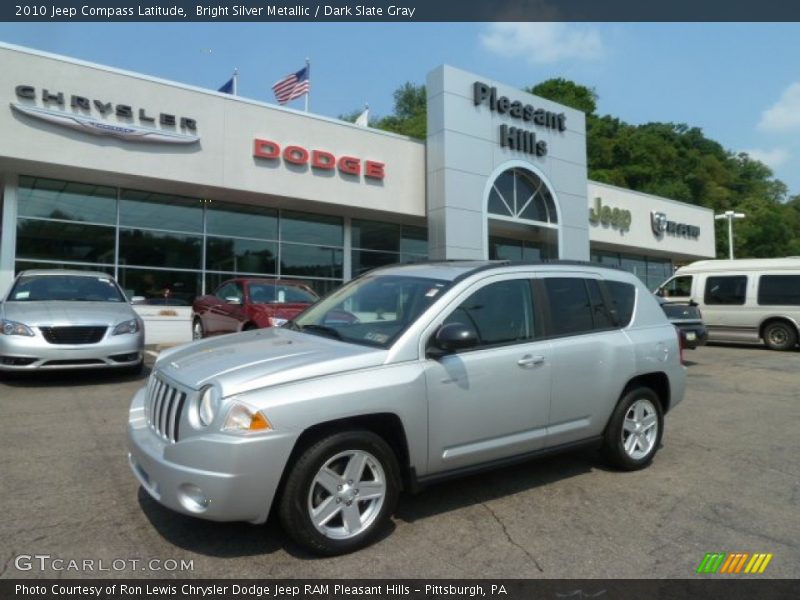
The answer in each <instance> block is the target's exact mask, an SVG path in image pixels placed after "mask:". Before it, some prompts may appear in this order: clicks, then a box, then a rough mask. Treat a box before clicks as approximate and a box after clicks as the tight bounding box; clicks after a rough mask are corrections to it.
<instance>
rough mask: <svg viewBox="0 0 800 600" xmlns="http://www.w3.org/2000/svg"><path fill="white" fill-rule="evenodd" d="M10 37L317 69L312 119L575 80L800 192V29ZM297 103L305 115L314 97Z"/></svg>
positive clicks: (179, 29) (481, 28)
mask: <svg viewBox="0 0 800 600" xmlns="http://www.w3.org/2000/svg"><path fill="white" fill-rule="evenodd" d="M0 40H1V41H4V42H7V43H11V44H18V45H22V46H27V47H30V48H36V49H40V50H45V51H48V52H54V53H57V54H63V55H65V56H69V57H74V58H80V59H83V60H89V61H93V62H97V63H100V64H104V65H109V66H113V67H118V68H122V69H128V70H131V71H136V72H140V73H144V74H148V75H152V76H155V77H162V78H165V79H170V80H174V81H177V82H181V83H187V84H191V85H196V86H200V87H208V88H214V89H216V88H217V87H219V86H220V85H222V84H223V83H224V82H225V81H226V80H227V79H228V78H229V77H230V75H231V73H232V72H233V69H234V67H238V68H239V72H240V80H239V93H240V95H242V96H247V97H250V98H254V99H258V100H263V101H266V102H273V101H274V99H273V97H272V93H271V90H270V86H271V85H272V84H273V83H274V82H275V80H277V79H279V78H280V77H282V76H284V75H286V74H287V73H289V72H292V71H296V70H298V69H300V68H301V67H302V66H303V64H304V60H305V58H306V57H309V58H310V59H311V64H312V75H311V81H312V92H311V111H312V112H317V113H320V114H324V115H328V116H333V117H335V116H338V115H340V114H343V113H347V112H351V111H353V110H356V109H359V108H362V107H363V105H364V104H365V103H369V105H370V107H371V110H372V111H373V112H374V113H376V114H379V115H381V114H386V113H388V112H390V111H391V109H392V92H393V91H394V90H395V89H396V88H397V87H398V85H400V84H402V83H403V82H406V81H412V82H415V83H424V81H425V75H426V74H427V72H428V71H430V70H431V69H432V68H434V67H436V66H437V65H439V64H441V63H448V64H451V65H454V66H456V67H459V68H463V69H467V70H470V71H474V72H476V73H478V74H480V75H483V76H486V77H490V78H493V79H496V80H499V81H503V82H506V83H508V84H511V85H516V86H519V87H524V86H528V85H533V84H535V83H538V82H539V81H542V80H544V79H547V78H550V77H566V78H568V79H572V80H574V81H576V82H578V83H581V84H583V85H588V86H590V87H593V88H594V89H595V90H596V91H597V93H598V95H599V97H600V100H599V113H600V114H612V115H615V116H617V117H619V118H621V119H623V120H625V121H628V122H631V123H645V122H648V121H672V122H679V123H687V124H689V125H691V126H697V127H701V128H702V129H703V130H704V131H705V133H706V135H708V136H709V137H711V138H713V139H716V140H718V141H719V142H721V143H722V144H723V145H724V146H725V147H726V148H728V149H730V150H732V151H737V152H738V151H746V152H749V153H750V154H751V155H752V156H754V157H756V158H758V159H759V160H762V161H764V162H765V163H767V164H768V165H769V166H770V167H772V169H773V170H774V171H775V173H776V175H777V176H778V177H779V178H780V179H782V180H783V181H784V182H785V183H786V184H787V185H788V186H789V189H790V192H791V193H792V194H798V193H800V168H798V167H800V66H799V65H800V63H798V56H800V24H749V23H744V24H741V23H740V24H706V23H688V24H659V23H656V24H642V23H623V24H582V23H575V24H572V23H570V24H561V23H512V24H501V23H498V24H480V23H436V24H395V23H386V24H347V23H345V24H335V23H294V24H271V23H259V24H238V23H163V24H140V23H131V24H124V23H115V24H89V23H41V24H40V23H0ZM292 106H294V107H296V108H302V100H299V101H295V103H293V104H292Z"/></svg>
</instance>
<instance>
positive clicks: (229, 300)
mask: <svg viewBox="0 0 800 600" xmlns="http://www.w3.org/2000/svg"><path fill="white" fill-rule="evenodd" d="M225 302H227V303H228V304H241V303H242V301H241V299H240V298H237V297H236V296H225Z"/></svg>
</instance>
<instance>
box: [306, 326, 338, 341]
mask: <svg viewBox="0 0 800 600" xmlns="http://www.w3.org/2000/svg"><path fill="white" fill-rule="evenodd" d="M295 327H296V326H295ZM300 331H318V332H319V333H322V334H325V335H327V336H328V337H332V338H333V339H335V340H341V339H342V335H341V334H340V333H339V332H338V331H336V330H335V329H334V328H333V327H328V326H327V325H317V324H316V323H311V324H309V325H301V326H300Z"/></svg>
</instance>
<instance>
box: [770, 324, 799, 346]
mask: <svg viewBox="0 0 800 600" xmlns="http://www.w3.org/2000/svg"><path fill="white" fill-rule="evenodd" d="M764 344H766V346H767V348H769V349H770V350H791V349H792V348H794V347H795V346H796V345H797V331H796V330H795V328H794V327H793V326H792V325H790V324H789V323H787V322H785V321H773V322H772V323H769V324H768V325H767V326H766V327H765V328H764Z"/></svg>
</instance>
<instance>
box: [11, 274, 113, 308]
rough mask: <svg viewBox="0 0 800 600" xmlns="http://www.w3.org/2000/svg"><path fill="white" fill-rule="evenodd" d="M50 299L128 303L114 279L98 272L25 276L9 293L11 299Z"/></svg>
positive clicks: (19, 300)
mask: <svg viewBox="0 0 800 600" xmlns="http://www.w3.org/2000/svg"><path fill="white" fill-rule="evenodd" d="M47 300H60V301H72V302H125V297H124V296H123V295H122V292H120V289H119V288H118V287H117V284H116V283H114V280H113V279H111V278H110V277H103V276H96V275H26V276H23V277H20V278H19V279H18V280H17V282H16V283H15V284H14V287H13V288H11V292H10V293H9V295H8V301H9V302H39V301H47Z"/></svg>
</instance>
